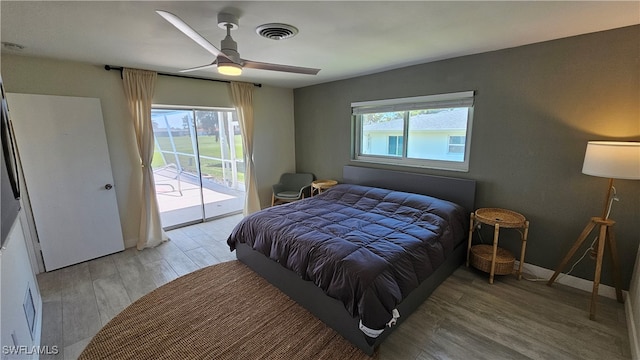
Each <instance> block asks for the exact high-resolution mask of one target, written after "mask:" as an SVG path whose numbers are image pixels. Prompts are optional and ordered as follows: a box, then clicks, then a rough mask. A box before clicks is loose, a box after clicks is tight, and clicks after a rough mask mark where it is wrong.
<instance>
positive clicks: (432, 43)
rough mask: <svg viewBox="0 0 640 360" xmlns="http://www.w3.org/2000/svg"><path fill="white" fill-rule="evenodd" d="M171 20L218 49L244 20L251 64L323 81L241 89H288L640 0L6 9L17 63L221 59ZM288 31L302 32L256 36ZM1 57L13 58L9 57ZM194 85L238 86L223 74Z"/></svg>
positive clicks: (27, 5)
mask: <svg viewBox="0 0 640 360" xmlns="http://www.w3.org/2000/svg"><path fill="white" fill-rule="evenodd" d="M156 9H162V10H167V11H170V12H172V13H174V14H176V15H178V16H179V17H180V18H182V19H183V20H184V21H185V22H187V23H188V24H190V25H191V26H192V27H193V28H194V29H195V30H196V31H198V32H199V33H200V34H201V35H203V36H204V37H205V38H207V39H209V41H210V42H211V43H212V44H214V45H216V46H219V44H220V40H222V38H224V35H225V33H224V31H223V30H222V29H220V28H218V26H217V20H216V18H217V14H218V12H221V11H223V10H227V11H229V10H231V11H233V12H237V13H238V14H239V15H240V28H239V29H238V30H234V31H233V32H232V36H233V38H234V39H235V40H236V41H237V42H238V51H239V52H240V54H241V56H242V57H243V58H245V59H250V60H254V61H262V62H271V63H278V64H286V65H296V66H304V67H315V68H320V69H322V70H321V71H320V73H319V74H318V75H316V76H310V75H297V74H287V73H280V72H273V71H265V70H254V69H245V70H244V73H243V75H242V76H241V77H240V78H239V80H242V81H250V82H257V83H263V84H267V85H274V86H283V87H289V88H297V87H303V86H308V85H313V84H318V83H322V82H328V81H333V80H338V79H344V78H349V77H354V76H358V75H364V74H370V73H375V72H380V71H384V70H389V69H394V68H400V67H404V66H408V65H414V64H420V63H426V62H431V61H435V60H441V59H447V58H452V57H457V56H462V55H469V54H475V53H481V52H486V51H492V50H498V49H504V48H510V47H515V46H520V45H525V44H531V43H536V42H541V41H547V40H552V39H558V38H563V37H568V36H574V35H578V34H584V33H590V32H596V31H602V30H608V29H613V28H618V27H624V26H629V25H633V24H639V23H640V2H638V1H623V2H613V1H569V2H564V1H552V2H546V1H545V2H543V1H517V2H505V1H497V2H489V1H470V2H466V1H465V2H463V1H440V2H438V1H409V2H397V1H374V2H368V1H366V2H365V1H353V2H342V1H328V2H319V1H278V2H273V1H253V2H244V1H206V2H205V1H195V2H187V1H166V2H157V1H135V2H134V1H105V2H102V1H7V0H2V1H1V2H0V15H1V33H0V34H1V38H2V41H3V42H12V43H18V44H20V45H23V46H25V49H24V50H22V51H21V52H20V53H22V54H24V55H33V56H41V57H50V58H57V59H68V60H76V61H82V62H88V63H92V64H102V65H104V64H109V65H115V66H127V67H137V68H143V69H150V70H157V71H160V72H166V73H177V72H178V71H179V70H180V69H185V68H191V67H195V66H199V65H204V64H208V63H210V62H212V61H213V56H212V55H210V54H209V53H208V52H207V51H205V50H204V49H202V48H201V47H200V46H198V45H197V44H195V43H194V42H193V41H191V40H190V39H189V38H187V37H186V36H185V35H183V34H182V33H181V32H179V31H178V30H176V29H175V28H174V27H173V26H172V25H170V24H169V23H168V22H166V21H165V20H164V19H162V18H161V17H160V16H159V15H157V14H156V13H155V11H154V10H156ZM271 22H280V23H286V24H291V25H294V26H296V27H297V28H298V29H299V30H300V33H299V34H298V35H297V36H296V37H294V38H291V39H287V40H281V41H276V40H269V39H265V38H262V37H259V36H258V35H257V34H256V33H255V28H256V27H257V26H259V25H262V24H264V23H271ZM2 51H3V53H5V52H7V51H6V50H5V49H3V50H2ZM190 75H193V76H199V77H208V78H215V79H229V77H224V76H222V75H219V74H217V72H216V70H215V69H209V70H207V71H199V72H193V73H190Z"/></svg>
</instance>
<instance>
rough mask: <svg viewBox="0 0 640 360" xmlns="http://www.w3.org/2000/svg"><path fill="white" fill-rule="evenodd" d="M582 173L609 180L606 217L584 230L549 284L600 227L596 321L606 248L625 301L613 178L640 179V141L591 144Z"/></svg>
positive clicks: (592, 315)
mask: <svg viewBox="0 0 640 360" xmlns="http://www.w3.org/2000/svg"><path fill="white" fill-rule="evenodd" d="M582 173H584V174H587V175H592V176H599V177H605V178H609V186H608V188H607V196H606V198H605V203H604V210H603V211H602V216H600V217H592V218H591V220H590V221H589V223H588V224H587V226H586V227H585V228H584V230H583V231H582V233H581V234H580V236H579V237H578V239H577V240H576V242H575V243H574V244H573V246H572V247H571V249H570V250H569V252H568V253H567V255H566V256H565V257H564V259H562V261H561V262H560V265H559V266H558V269H557V270H556V272H555V273H554V274H553V276H552V277H551V279H549V282H548V283H547V285H552V284H553V282H554V281H555V280H556V278H557V277H558V275H559V274H560V272H561V271H562V270H563V269H564V267H565V266H566V265H567V263H568V262H569V260H571V258H572V257H573V255H574V254H575V253H576V251H577V250H578V248H580V246H581V245H582V243H584V241H585V239H586V238H587V237H588V236H589V234H590V233H591V232H592V231H593V230H594V229H595V228H596V226H598V227H599V232H598V240H597V242H598V245H597V249H596V251H597V252H596V269H595V275H594V279H593V291H592V292H591V306H590V308H589V318H590V319H591V320H595V317H596V305H597V299H598V286H599V285H600V272H601V271H602V257H603V255H604V250H605V246H606V247H607V250H608V252H609V255H610V256H611V262H612V264H613V278H614V283H615V287H616V297H617V299H618V302H623V301H624V300H623V299H622V290H621V288H620V287H621V280H620V267H619V264H618V250H617V247H616V239H615V235H614V232H613V226H614V225H615V223H616V222H615V221H613V220H611V219H609V213H610V211H611V204H612V203H613V200H614V198H615V188H614V187H613V179H627V180H640V142H620V141H589V142H588V143H587V151H586V153H585V155H584V164H583V167H582Z"/></svg>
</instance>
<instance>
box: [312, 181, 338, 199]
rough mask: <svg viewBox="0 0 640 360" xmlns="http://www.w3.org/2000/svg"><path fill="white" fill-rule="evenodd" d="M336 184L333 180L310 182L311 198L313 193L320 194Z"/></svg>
mask: <svg viewBox="0 0 640 360" xmlns="http://www.w3.org/2000/svg"><path fill="white" fill-rule="evenodd" d="M337 184H338V182H337V181H335V180H315V181H313V182H311V196H313V194H314V193H315V194H320V193H321V192H323V191H324V190H327V189H329V188H330V187H333V186H335V185H337Z"/></svg>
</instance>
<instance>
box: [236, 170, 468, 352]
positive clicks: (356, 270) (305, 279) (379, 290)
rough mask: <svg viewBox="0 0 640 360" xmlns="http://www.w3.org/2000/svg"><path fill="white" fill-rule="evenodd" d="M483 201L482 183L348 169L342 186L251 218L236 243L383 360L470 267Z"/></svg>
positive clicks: (275, 280)
mask: <svg viewBox="0 0 640 360" xmlns="http://www.w3.org/2000/svg"><path fill="white" fill-rule="evenodd" d="M424 195H429V196H424ZM474 197H475V181H473V180H466V179H455V178H447V177H436V176H429V175H424V174H412V173H406V172H396V171H390V170H380V169H371V168H364V167H356V166H345V167H344V169H343V180H342V183H341V184H340V185H338V186H335V187H334V188H332V189H330V190H328V191H325V192H323V193H322V194H320V195H317V196H314V197H312V198H308V199H305V200H301V201H298V202H294V203H290V204H286V205H280V206H277V207H272V208H268V209H265V210H263V211H260V212H258V213H255V214H252V215H250V216H248V217H246V218H245V219H243V220H242V221H241V222H240V223H239V224H238V226H236V228H235V229H234V230H233V232H232V233H231V235H230V237H229V239H228V241H227V242H228V244H229V246H230V248H231V249H232V250H236V251H237V257H238V259H239V260H240V261H242V262H243V263H245V264H247V265H248V266H249V267H250V268H252V269H253V270H254V271H256V272H257V273H258V274H260V275H261V276H263V277H264V278H265V279H267V280H268V281H269V282H270V283H272V284H273V285H275V286H276V287H278V288H280V289H281V290H282V291H283V292H284V293H286V294H287V295H288V296H290V297H291V298H292V299H293V300H295V301H296V302H298V303H299V304H301V305H302V306H303V307H305V308H306V309H307V310H309V311H310V312H311V313H313V314H314V315H315V316H317V317H318V318H320V319H321V320H322V321H323V322H325V323H326V324H327V325H328V326H330V327H332V328H333V329H335V330H336V331H337V332H338V333H340V334H341V335H342V336H343V337H345V338H346V339H347V340H349V341H351V342H352V343H353V344H354V345H356V346H358V347H359V348H360V349H362V350H363V351H364V352H366V353H367V354H373V352H374V351H375V348H376V347H377V346H378V345H379V344H380V343H381V342H382V341H383V340H384V339H385V338H386V337H387V336H388V335H389V334H390V333H391V331H392V330H393V329H394V327H395V326H397V325H399V324H400V323H401V322H402V321H403V320H404V319H406V318H407V317H408V316H409V314H411V312H413V310H415V308H417V307H418V306H419V305H420V304H421V303H422V302H423V301H424V300H425V299H426V298H427V297H428V296H429V294H431V292H432V291H433V290H434V289H435V288H436V287H437V286H438V285H439V284H440V283H441V282H442V281H444V280H445V279H446V278H447V277H448V276H449V275H450V274H451V273H452V272H453V271H454V270H455V269H456V268H457V267H458V266H460V264H462V262H463V259H464V254H465V250H466V246H465V241H464V240H465V239H466V235H467V234H468V226H469V216H468V214H469V213H470V212H471V211H472V210H473V205H474V204H473V202H474Z"/></svg>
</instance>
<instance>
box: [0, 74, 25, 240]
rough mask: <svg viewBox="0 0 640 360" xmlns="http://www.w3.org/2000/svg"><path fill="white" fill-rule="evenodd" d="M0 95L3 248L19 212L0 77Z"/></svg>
mask: <svg viewBox="0 0 640 360" xmlns="http://www.w3.org/2000/svg"><path fill="white" fill-rule="evenodd" d="M0 93H1V94H2V109H1V116H2V119H1V123H0V131H1V133H0V137H1V139H2V153H1V154H0V156H1V164H0V185H1V186H0V204H1V205H2V206H1V207H0V211H1V213H0V218H1V220H2V222H1V223H0V235H1V238H0V246H3V245H4V243H5V241H6V240H7V236H8V235H9V230H11V227H12V226H13V223H14V222H15V221H16V218H17V217H18V213H19V211H20V184H19V181H18V163H17V158H16V151H15V143H14V142H13V136H12V132H11V131H12V129H11V122H10V119H9V108H8V106H7V98H6V96H5V92H4V86H3V84H2V76H1V75H0Z"/></svg>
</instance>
